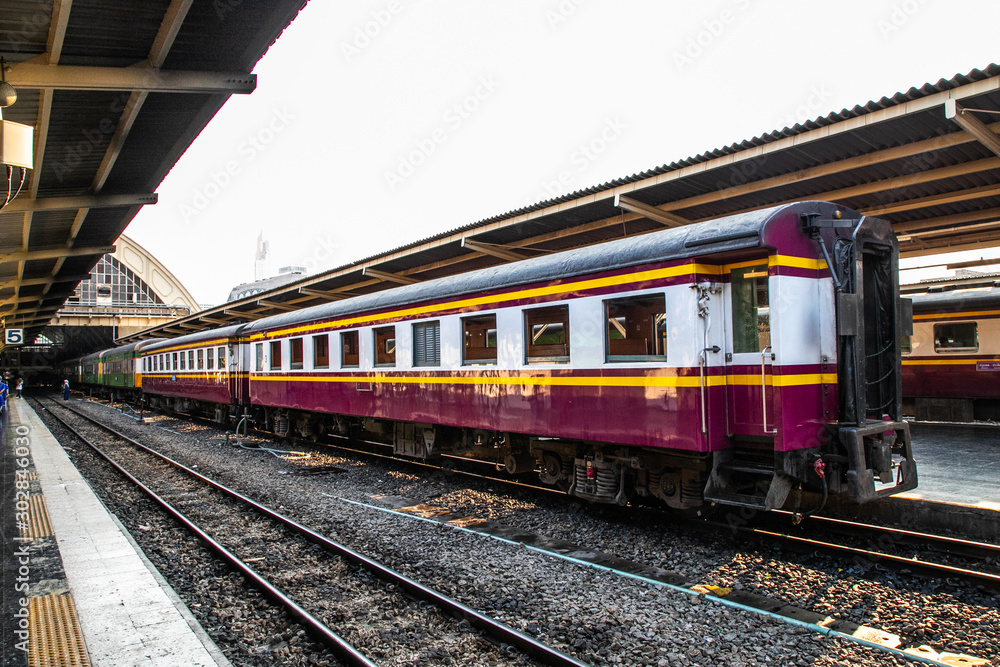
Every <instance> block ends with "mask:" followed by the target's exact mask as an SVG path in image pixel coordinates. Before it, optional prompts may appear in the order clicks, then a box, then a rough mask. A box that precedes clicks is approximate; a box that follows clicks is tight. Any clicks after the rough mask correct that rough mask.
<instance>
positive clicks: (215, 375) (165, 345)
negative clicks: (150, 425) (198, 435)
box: [140, 325, 247, 423]
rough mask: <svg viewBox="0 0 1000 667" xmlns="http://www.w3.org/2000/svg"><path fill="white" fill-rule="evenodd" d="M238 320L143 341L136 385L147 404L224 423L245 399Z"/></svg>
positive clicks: (245, 383)
mask: <svg viewBox="0 0 1000 667" xmlns="http://www.w3.org/2000/svg"><path fill="white" fill-rule="evenodd" d="M243 326H244V325H233V326H229V327H224V328H221V329H212V330H208V331H200V332H198V333H193V334H188V335H185V336H180V337H178V338H174V339H171V340H166V341H157V342H155V343H151V344H149V345H146V346H145V347H143V348H142V349H141V351H140V354H141V373H142V389H143V393H144V394H145V395H146V398H147V400H148V401H149V404H150V406H151V407H153V408H159V409H164V410H170V411H175V412H184V413H188V414H199V415H205V416H208V417H212V418H213V419H215V420H216V421H217V422H219V423H225V422H226V421H227V419H228V418H229V417H230V416H231V415H235V414H237V413H238V410H239V406H241V405H243V404H244V403H245V402H246V397H247V376H246V373H245V372H242V373H241V372H240V371H241V359H240V356H239V355H240V352H241V348H240V345H239V338H238V333H239V330H240V329H241V328H242V327H243Z"/></svg>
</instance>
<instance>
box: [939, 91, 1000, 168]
mask: <svg viewBox="0 0 1000 667" xmlns="http://www.w3.org/2000/svg"><path fill="white" fill-rule="evenodd" d="M944 117H945V118H947V119H948V120H952V121H955V123H956V124H957V125H958V126H959V127H961V128H962V129H963V130H965V131H966V132H968V133H969V134H971V135H972V136H974V137H975V138H976V139H977V140H978V141H979V143H981V144H982V145H983V146H986V147H987V148H989V149H990V150H991V151H993V153H994V154H996V155H1000V136H997V134H996V133H994V132H993V131H992V130H990V129H989V128H988V127H986V124H985V123H983V121H981V120H979V119H978V118H976V117H975V116H973V115H972V114H971V113H970V110H969V109H966V108H964V107H963V106H962V105H961V104H959V103H958V102H957V101H956V100H953V99H952V100H945V103H944Z"/></svg>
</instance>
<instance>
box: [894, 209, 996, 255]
mask: <svg viewBox="0 0 1000 667" xmlns="http://www.w3.org/2000/svg"><path fill="white" fill-rule="evenodd" d="M997 227H1000V220H993V221H991V222H980V223H976V224H972V225H963V226H961V227H944V228H940V229H921V230H918V231H915V232H908V233H906V234H900V235H899V236H898V237H897V238H898V239H899V242H900V243H906V242H907V241H909V240H910V239H914V238H926V237H928V236H945V235H948V236H961V235H962V234H970V233H972V232H981V231H984V230H989V229H995V228H997ZM996 263H1000V260H996V261H995V262H994V264H996Z"/></svg>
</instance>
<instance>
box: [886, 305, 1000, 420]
mask: <svg viewBox="0 0 1000 667" xmlns="http://www.w3.org/2000/svg"><path fill="white" fill-rule="evenodd" d="M906 343H907V344H906V346H905V348H904V350H903V395H904V398H905V399H906V401H907V403H908V405H907V408H908V409H909V410H912V411H913V414H915V416H916V418H917V419H918V420H936V421H959V422H971V421H973V420H980V421H985V420H993V421H1000V286H991V287H978V288H967V289H963V288H958V289H954V290H946V291H940V292H927V293H924V294H916V295H914V296H913V336H912V337H910V339H909V340H908V341H906Z"/></svg>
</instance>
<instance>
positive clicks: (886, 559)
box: [705, 521, 1000, 590]
mask: <svg viewBox="0 0 1000 667" xmlns="http://www.w3.org/2000/svg"><path fill="white" fill-rule="evenodd" d="M705 524H706V525H709V526H716V527H718V528H724V529H726V530H729V531H735V532H738V533H744V534H749V535H754V536H760V537H765V538H767V539H771V540H778V541H781V542H786V543H788V544H791V545H793V546H795V547H797V548H800V549H804V550H807V551H823V552H825V553H829V554H833V555H837V556H844V555H848V556H854V557H855V558H859V559H861V560H863V561H866V562H869V563H872V564H875V563H880V564H883V563H888V564H891V565H893V566H894V567H899V568H906V569H910V570H914V571H920V572H924V573H925V574H930V575H932V576H936V577H942V576H943V577H946V578H947V577H957V578H960V579H965V580H967V581H974V582H976V583H980V584H984V585H986V586H989V587H991V588H993V589H995V590H1000V575H997V574H990V573H988V572H977V571H975V570H967V569H964V568H960V567H954V566H951V565H943V564H941V563H931V562H929V561H922V560H917V559H915V558H904V557H902V556H896V555H893V554H887V553H883V552H881V551H871V550H869V549H860V548H857V547H851V546H847V545H844V544H834V543H833V542H824V541H821V540H813V539H809V538H805V537H797V536H795V535H789V534H787V533H781V532H777V531H772V530H764V529H763V528H751V527H746V526H731V525H728V524H722V523H718V522H712V521H708V522H705Z"/></svg>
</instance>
